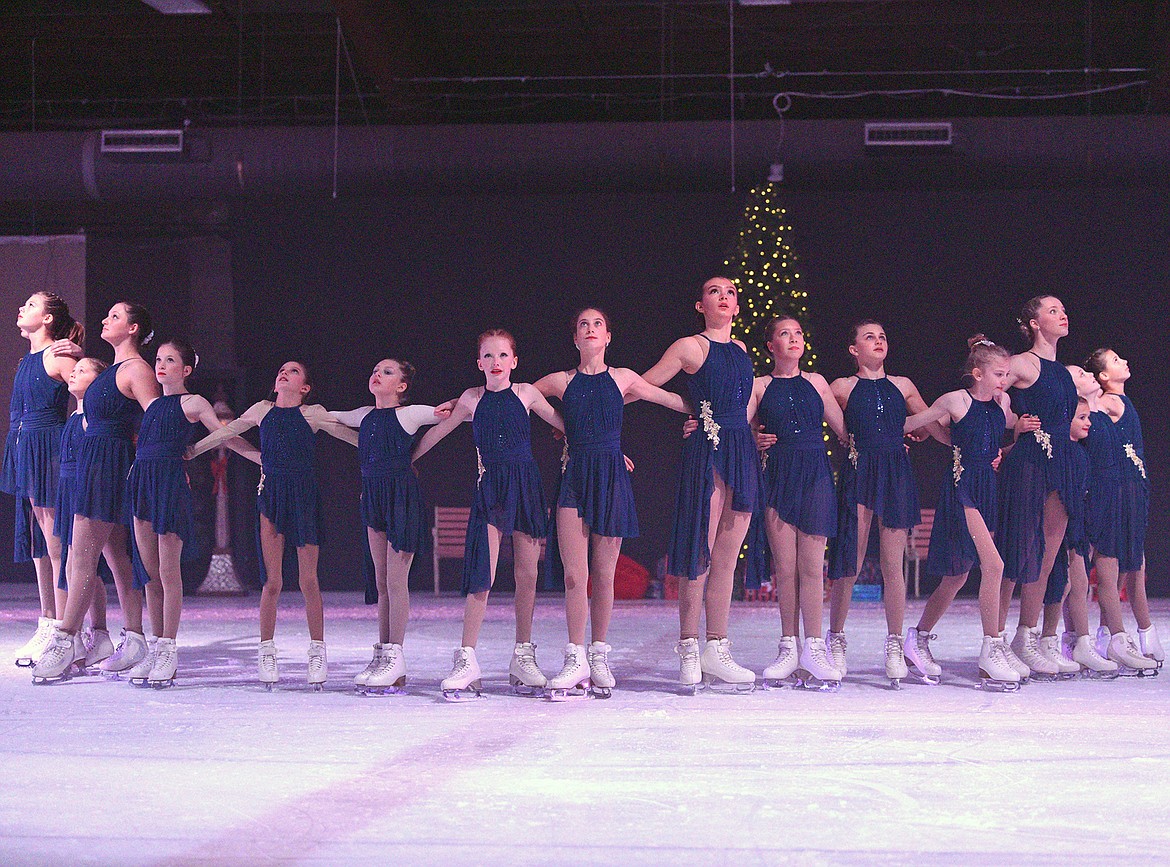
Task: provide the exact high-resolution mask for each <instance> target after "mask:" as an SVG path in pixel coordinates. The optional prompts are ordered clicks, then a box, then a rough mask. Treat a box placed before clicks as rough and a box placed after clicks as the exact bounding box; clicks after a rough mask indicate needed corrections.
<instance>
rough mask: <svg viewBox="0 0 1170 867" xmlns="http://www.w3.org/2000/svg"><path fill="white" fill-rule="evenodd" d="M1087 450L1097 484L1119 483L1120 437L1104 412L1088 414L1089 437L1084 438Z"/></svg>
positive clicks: (1111, 420)
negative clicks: (1104, 482)
mask: <svg viewBox="0 0 1170 867" xmlns="http://www.w3.org/2000/svg"><path fill="white" fill-rule="evenodd" d="M1085 445H1086V446H1088V449H1089V463H1090V466H1091V467H1092V472H1093V478H1094V480H1096V481H1097V482H1101V481H1120V479H1121V457H1122V451H1121V437H1120V436H1119V432H1118V430H1117V425H1115V424H1114V423H1113V419H1111V418H1110V417H1109V414H1108V413H1106V412H1101V411H1100V410H1098V411H1096V412H1091V413H1089V435H1088V436H1087V437H1086V438H1085Z"/></svg>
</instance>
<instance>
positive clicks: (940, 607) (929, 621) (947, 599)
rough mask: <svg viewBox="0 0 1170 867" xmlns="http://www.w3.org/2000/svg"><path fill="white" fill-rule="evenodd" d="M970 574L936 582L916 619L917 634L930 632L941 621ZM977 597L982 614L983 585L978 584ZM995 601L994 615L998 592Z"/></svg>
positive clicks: (985, 628) (965, 573)
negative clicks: (919, 615)
mask: <svg viewBox="0 0 1170 867" xmlns="http://www.w3.org/2000/svg"><path fill="white" fill-rule="evenodd" d="M970 574H971V573H969V572H964V573H963V574H962V575H944V576H943V578H942V579H941V580H940V581H939V582H938V587H936V588H934V592H933V593H931V594H930V598H929V599H927V600H926V607H925V608H923V609H922V616H921V617H919V618H918V631H919V632H930V631H931V630H932V629H934V627H935V625H936V624H937V623H938V622H939V620H941V619H942V616H943V615H944V614H946V612H947V609H948V608H950V607H951V603H952V602H954V601H955V596H956V595H957V594H958V592H959V591H960V590H962V589H963V585H964V584H966V583H967V576H968V575H970ZM979 597H980V599H979V607H980V613H981V614H982V613H983V612H982V608H983V585H982V584H980V586H979ZM995 600H996V614H998V613H999V608H998V606H999V593H998V590H997V592H996V597H995ZM986 630H987V627H986V625H985V626H984V631H985V632H986ZM987 634H988V635H991V634H998V633H987Z"/></svg>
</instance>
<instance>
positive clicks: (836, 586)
mask: <svg viewBox="0 0 1170 867" xmlns="http://www.w3.org/2000/svg"><path fill="white" fill-rule="evenodd" d="M872 522H873V512H872V511H871V510H870V509H867V508H866V507H865V506H862V505H860V504H859V505H858V506H857V563H856V564H855V568H854V570H853V574H852V575H844V576H842V577H840V578H838V579H837V580H835V581H834V582H833V586H832V588H831V591H830V593H829V629H830V630H831V631H832V632H844V631H845V618H847V617H848V616H849V603H850V602H851V601H852V600H853V585H854V584H856V583H857V576H858V574H860V572H861V567H862V566H863V565H864V564H865V553H866V549H867V548H868V547H869V527H870V524H871V523H872Z"/></svg>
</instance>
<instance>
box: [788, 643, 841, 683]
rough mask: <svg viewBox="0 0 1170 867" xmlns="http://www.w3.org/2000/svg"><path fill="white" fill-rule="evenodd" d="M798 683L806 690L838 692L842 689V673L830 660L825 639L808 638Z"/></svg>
mask: <svg viewBox="0 0 1170 867" xmlns="http://www.w3.org/2000/svg"><path fill="white" fill-rule="evenodd" d="M796 678H797V680H796V683H797V685H798V686H802V687H804V688H805V689H817V690H823V691H825V692H836V691H837V690H838V689H840V688H841V672H840V671H838V670H837V669H836V668H835V667H834V666H833V663H832V661H831V660H830V659H829V648H828V646H827V645H826V644H825V639H823V638H806V639H805V640H804V647H803V648H801V651H800V668H798V669H797V670H796Z"/></svg>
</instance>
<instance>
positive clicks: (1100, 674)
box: [1037, 365, 1118, 678]
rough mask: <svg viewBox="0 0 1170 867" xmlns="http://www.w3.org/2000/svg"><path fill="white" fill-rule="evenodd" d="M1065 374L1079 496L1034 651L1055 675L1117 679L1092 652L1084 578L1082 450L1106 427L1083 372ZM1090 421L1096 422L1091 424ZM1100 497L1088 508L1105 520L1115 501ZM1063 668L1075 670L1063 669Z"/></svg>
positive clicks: (1085, 453) (1111, 666)
mask: <svg viewBox="0 0 1170 867" xmlns="http://www.w3.org/2000/svg"><path fill="white" fill-rule="evenodd" d="M1067 370H1068V372H1069V373H1070V374H1072V377H1073V382H1074V383H1075V384H1076V386H1077V393H1078V394H1079V395H1080V397H1079V398H1078V399H1077V410H1076V413H1075V414H1074V415H1073V420H1072V427H1071V428H1070V430H1069V438H1070V439H1071V440H1072V441H1073V442H1074V443H1076V444H1077V447H1076V448H1074V449H1072V450H1071V451H1070V452H1069V456H1070V458H1071V460H1072V473H1073V479H1074V481H1075V483H1076V486H1075V488H1073V490H1075V491H1080V492H1082V494H1083V496H1081V497H1073V498H1072V499H1070V502H1069V510H1068V529H1067V530H1065V533H1064V545H1063V549H1064V550H1062V551H1061V552H1060V553H1059V554H1058V555H1057V557H1056V562H1055V563H1053V565H1052V573H1051V574H1050V575H1049V576H1048V587H1047V589H1046V590H1045V591H1044V627H1043V634H1042V635H1041V637H1040V642H1039V644H1038V645H1037V646H1038V648H1039V650H1040V652H1041V653H1042V654H1044V656H1046V657H1048V658H1049V659H1052V658H1053V656H1054V655H1056V656H1058V657H1059V658H1058V659H1055V660H1054V661H1056V662H1058V663H1063V664H1061V666H1060V667H1061V672H1062V673H1063V674H1066V675H1068V676H1072V675H1075V674H1077V673H1078V672H1079V673H1081V674H1083V675H1084V676H1086V677H1093V678H1114V677H1117V668H1118V667H1117V663H1116V662H1114V661H1113V660H1111V659H1105V658H1104V657H1102V656H1101V655H1100V654H1099V653H1097V650H1096V648H1095V647H1094V646H1093V640H1092V639H1091V638H1090V637H1089V573H1088V568H1087V566H1086V564H1087V561H1088V559H1089V554H1090V553H1091V551H1090V545H1089V530H1088V516H1087V515H1086V511H1087V506H1088V505H1090V504H1089V503H1088V502H1087V498H1088V491H1089V448H1088V446H1087V445H1086V444H1085V442H1086V439H1087V437H1088V436H1089V432H1090V430H1091V428H1093V427H1097V426H1098V424H1100V423H1101V422H1108V418H1107V417H1104V414H1103V413H1100V412H1097V411H1096V409H1097V397H1098V396H1099V395H1100V393H1101V387H1100V386H1099V385H1097V382H1096V381H1095V380H1094V379H1093V377H1092V376H1091V375H1089V374H1088V373H1087V372H1086V371H1085V370H1084V368H1081V367H1077V366H1076V365H1068V367H1067ZM1093 415H1097V416H1098V418H1097V419H1096V420H1094V419H1093V418H1092V416H1093ZM1098 433H1099V434H1100V435H1101V438H1102V439H1107V438H1108V437H1107V434H1108V432H1107V431H1106V430H1104V429H1102V430H1100V431H1098ZM1103 493H1104V494H1105V496H1103V497H1097V498H1095V499H1094V502H1093V504H1094V505H1097V506H1100V505H1101V504H1102V503H1104V504H1106V509H1105V510H1103V511H1104V512H1105V514H1106V515H1107V514H1108V512H1109V511H1116V510H1115V509H1113V510H1110V509H1109V508H1108V504H1109V503H1116V497H1114V496H1113V495H1112V494H1110V493H1109V492H1108V491H1105V492H1103ZM1101 517H1103V515H1102V514H1101V511H1099V512H1098V515H1096V516H1095V518H1096V520H1097V521H1099V520H1100V519H1101ZM1098 533H1099V525H1098V527H1096V528H1095V529H1094V535H1097V534H1098ZM1062 613H1063V615H1064V623H1065V632H1064V635H1063V636H1062V637H1061V638H1060V639H1058V638H1057V637H1056V630H1057V629H1058V628H1059V626H1060V618H1061V614H1062ZM1068 663H1071V664H1072V665H1075V666H1076V668H1075V669H1074V668H1071V667H1069V665H1068Z"/></svg>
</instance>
